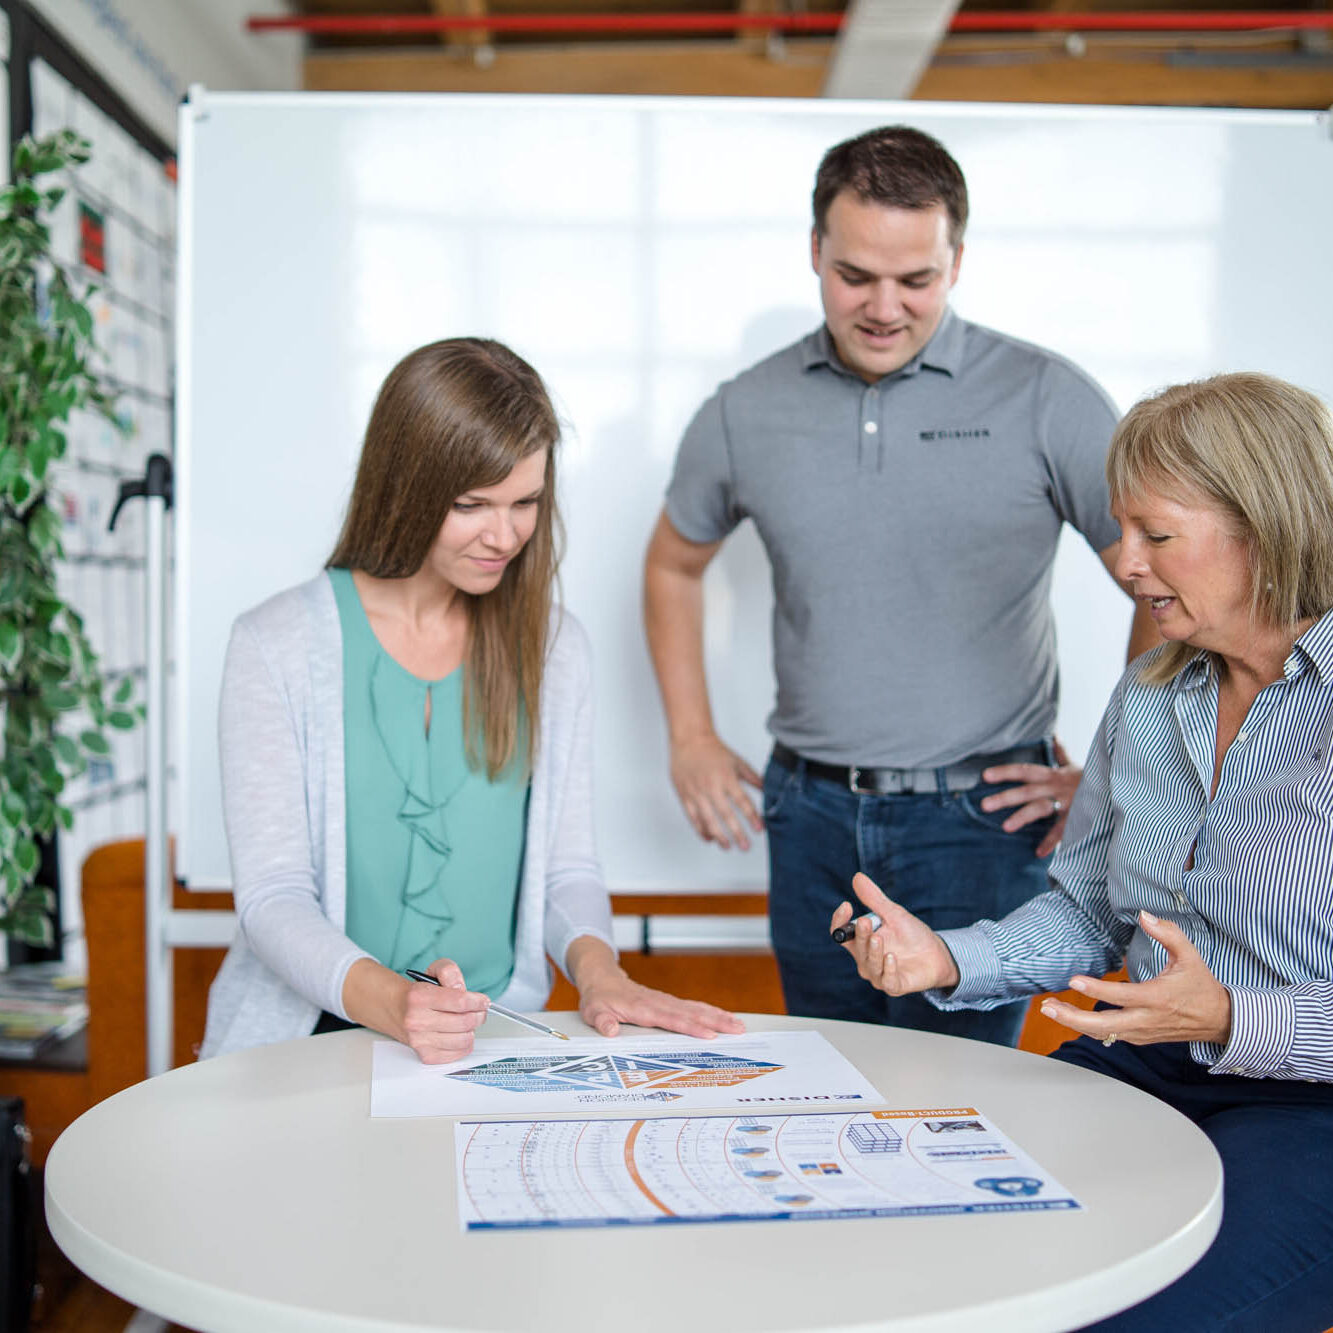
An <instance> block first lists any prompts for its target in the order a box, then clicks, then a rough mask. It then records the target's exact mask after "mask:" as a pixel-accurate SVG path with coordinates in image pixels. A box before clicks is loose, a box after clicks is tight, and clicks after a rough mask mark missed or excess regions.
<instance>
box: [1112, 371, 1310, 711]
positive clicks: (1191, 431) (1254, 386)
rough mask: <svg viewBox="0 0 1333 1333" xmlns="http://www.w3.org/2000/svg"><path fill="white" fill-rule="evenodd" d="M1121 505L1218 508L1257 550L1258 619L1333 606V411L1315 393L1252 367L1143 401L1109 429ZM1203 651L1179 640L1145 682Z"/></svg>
mask: <svg viewBox="0 0 1333 1333" xmlns="http://www.w3.org/2000/svg"><path fill="white" fill-rule="evenodd" d="M1106 478H1107V481H1108V482H1109V484H1110V488H1111V499H1112V502H1113V503H1119V502H1121V501H1123V500H1124V499H1125V498H1127V497H1128V496H1131V495H1135V494H1142V493H1144V492H1156V493H1158V494H1159V495H1164V496H1166V498H1168V499H1170V500H1174V501H1175V502H1176V503H1177V504H1187V505H1188V504H1198V503H1200V502H1202V503H1204V504H1207V505H1211V506H1213V507H1214V508H1216V509H1217V510H1218V511H1220V512H1221V513H1222V515H1223V516H1224V517H1225V518H1226V519H1227V520H1228V521H1229V522H1230V524H1231V525H1232V529H1233V531H1234V533H1235V536H1236V538H1237V539H1238V540H1240V541H1242V542H1244V543H1245V545H1246V548H1247V550H1248V552H1249V562H1250V578H1251V597H1252V602H1251V614H1252V616H1253V619H1254V622H1255V624H1257V625H1258V624H1262V625H1269V626H1293V627H1294V626H1295V625H1297V624H1299V623H1300V622H1301V621H1303V620H1307V619H1314V618H1318V617H1319V616H1322V615H1323V614H1324V613H1325V612H1326V611H1328V610H1329V609H1330V608H1333V418H1330V415H1329V410H1328V408H1327V407H1326V406H1325V405H1324V403H1323V402H1321V401H1320V400H1319V399H1318V398H1316V397H1315V395H1314V394H1312V393H1310V392H1308V391H1307V390H1305V389H1298V388H1297V387H1296V386H1295V385H1294V384H1288V383H1287V382H1286V381H1285V380H1280V379H1276V378H1274V377H1273V376H1271V375H1261V374H1259V373H1258V372H1254V371H1247V372H1242V373H1238V374H1231V375H1215V376H1213V377H1212V378H1211V379H1206V380H1197V381H1195V382H1194V383H1192V384H1177V385H1173V386H1172V387H1171V388H1168V389H1163V390H1162V391H1161V392H1160V393H1156V394H1153V395H1152V396H1151V397H1148V398H1145V399H1143V400H1142V401H1141V402H1138V403H1136V404H1135V405H1134V406H1133V407H1132V408H1130V410H1129V411H1128V412H1127V413H1126V415H1125V418H1124V420H1123V421H1121V423H1120V424H1119V426H1117V427H1116V430H1115V434H1114V435H1113V436H1112V437H1111V445H1110V449H1109V451H1108V453H1107V457H1106ZM1197 652H1198V649H1196V648H1193V647H1191V646H1190V645H1189V644H1187V643H1172V644H1169V645H1168V646H1167V649H1166V651H1165V652H1163V653H1162V654H1161V655H1160V656H1159V657H1158V658H1157V659H1156V660H1155V661H1154V662H1153V663H1152V664H1151V666H1150V667H1147V668H1145V670H1144V672H1143V675H1142V679H1143V680H1145V681H1146V682H1147V683H1149V684H1155V685H1160V684H1165V683H1166V682H1167V681H1168V680H1171V679H1172V678H1173V677H1174V676H1175V675H1176V674H1177V673H1178V672H1179V671H1180V670H1181V669H1182V668H1183V667H1184V666H1185V664H1186V663H1187V662H1189V661H1190V660H1191V659H1192V658H1193V657H1194V656H1195V655H1196V653H1197Z"/></svg>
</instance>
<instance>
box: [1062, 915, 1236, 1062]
mask: <svg viewBox="0 0 1333 1333" xmlns="http://www.w3.org/2000/svg"><path fill="white" fill-rule="evenodd" d="M1139 929H1140V930H1142V931H1143V932H1144V933H1145V934H1146V935H1148V936H1150V937H1151V938H1152V939H1154V940H1156V941H1157V942H1158V943H1159V944H1160V945H1161V946H1162V947H1163V948H1164V949H1165V950H1166V952H1167V955H1168V959H1167V964H1166V966H1165V967H1164V968H1163V969H1162V970H1161V971H1160V972H1159V973H1158V974H1157V975H1156V976H1155V977H1153V978H1152V979H1151V980H1150V981H1099V980H1098V979H1097V978H1095V977H1075V978H1074V979H1073V980H1072V981H1071V982H1070V983H1069V989H1070V990H1075V991H1078V992H1079V993H1080V994H1081V995H1087V996H1089V997H1090V998H1091V999H1094V1000H1101V1001H1104V1002H1105V1003H1107V1004H1110V1005H1114V1006H1115V1007H1114V1008H1112V1009H1099V1010H1097V1011H1096V1012H1090V1011H1089V1010H1087V1009H1080V1008H1079V1007H1078V1005H1076V1004H1066V1003H1065V1002H1064V1001H1063V1000H1057V999H1054V998H1051V999H1048V1000H1045V1001H1043V1003H1042V1006H1041V1011H1042V1013H1043V1014H1045V1015H1046V1017H1047V1018H1052V1019H1054V1020H1055V1021H1056V1022H1057V1023H1063V1024H1064V1025H1065V1027H1069V1028H1073V1029H1074V1031H1075V1032H1082V1033H1084V1034H1085V1035H1087V1036H1089V1037H1096V1038H1098V1039H1099V1040H1101V1041H1104V1042H1106V1043H1107V1044H1108V1045H1109V1044H1110V1043H1111V1041H1112V1040H1117V1041H1127V1042H1131V1043H1132V1044H1133V1045H1135V1046H1148V1045H1151V1044H1152V1043H1154V1042H1160V1041H1206V1042H1212V1043H1214V1044H1216V1045H1219V1046H1225V1045H1226V1044H1227V1042H1228V1041H1230V1040H1231V993H1230V991H1228V990H1227V988H1226V987H1225V986H1223V985H1222V983H1221V982H1220V981H1218V979H1217V978H1216V977H1215V976H1213V974H1212V973H1211V972H1210V971H1209V970H1208V964H1207V963H1205V962H1204V961H1203V959H1202V958H1201V957H1200V956H1199V951H1198V950H1197V949H1196V948H1195V947H1194V945H1193V944H1191V943H1190V940H1189V936H1187V935H1186V934H1185V932H1184V931H1183V930H1181V929H1180V927H1179V926H1176V925H1173V924H1172V923H1171V922H1170V921H1162V920H1159V919H1158V918H1157V917H1155V916H1153V915H1152V913H1151V912H1140V913H1139Z"/></svg>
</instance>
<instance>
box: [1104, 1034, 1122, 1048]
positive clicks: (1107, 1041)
mask: <svg viewBox="0 0 1333 1333" xmlns="http://www.w3.org/2000/svg"><path fill="white" fill-rule="evenodd" d="M1119 1040H1120V1034H1119V1033H1118V1032H1113V1033H1111V1035H1110V1036H1109V1037H1103V1038H1102V1045H1103V1046H1114V1045H1115V1044H1116V1042H1118V1041H1119Z"/></svg>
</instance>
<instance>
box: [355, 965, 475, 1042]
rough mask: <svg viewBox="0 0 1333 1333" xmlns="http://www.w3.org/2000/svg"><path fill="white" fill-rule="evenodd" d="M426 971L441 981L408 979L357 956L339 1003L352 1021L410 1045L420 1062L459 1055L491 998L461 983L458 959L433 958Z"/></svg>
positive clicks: (470, 1039) (470, 1037) (461, 977)
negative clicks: (434, 983) (430, 981)
mask: <svg viewBox="0 0 1333 1333" xmlns="http://www.w3.org/2000/svg"><path fill="white" fill-rule="evenodd" d="M427 971H428V972H429V973H430V975H431V976H433V977H434V978H435V979H436V980H437V981H438V982H439V985H436V986H431V985H427V984H425V983H423V982H416V981H408V979H407V978H406V977H402V976H399V975H398V973H397V972H391V971H390V970H389V969H388V968H387V967H381V966H380V964H379V963H377V962H375V961H374V960H373V959H371V958H358V959H357V960H356V962H355V963H353V964H352V966H351V967H350V968H349V969H348V971H347V980H346V981H344V982H343V1008H344V1009H345V1010H346V1011H347V1016H348V1018H350V1019H351V1020H352V1021H353V1022H354V1023H361V1024H363V1025H364V1026H365V1027H368V1028H374V1030H375V1031H376V1032H383V1033H384V1034H385V1036H388V1037H392V1038H393V1039H394V1040H395V1041H401V1042H402V1043H403V1044H404V1045H405V1046H410V1047H411V1048H412V1049H413V1050H414V1051H415V1052H416V1053H417V1055H418V1056H420V1058H421V1062H422V1064H427V1065H442V1064H447V1063H449V1061H451V1060H461V1059H462V1058H463V1057H464V1056H465V1055H468V1054H469V1053H470V1052H471V1050H472V1034H473V1033H474V1032H475V1031H476V1030H477V1029H478V1028H479V1027H480V1026H481V1025H482V1024H483V1023H484V1022H485V1021H486V1010H487V1008H488V1007H489V1005H490V1001H489V1000H488V999H487V998H486V996H484V995H481V994H478V993H477V992H475V991H470V990H468V989H467V987H466V986H465V985H464V984H463V973H462V971H461V970H460V969H459V966H458V964H457V963H454V962H451V961H450V960H449V959H448V958H437V959H436V960H435V961H434V962H433V963H432V964H431V965H430V967H429V968H427Z"/></svg>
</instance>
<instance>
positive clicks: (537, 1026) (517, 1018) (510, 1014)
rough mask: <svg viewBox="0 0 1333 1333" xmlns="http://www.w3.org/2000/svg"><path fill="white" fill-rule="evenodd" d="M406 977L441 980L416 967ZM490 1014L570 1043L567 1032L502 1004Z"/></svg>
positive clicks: (435, 983) (430, 981) (494, 1006)
mask: <svg viewBox="0 0 1333 1333" xmlns="http://www.w3.org/2000/svg"><path fill="white" fill-rule="evenodd" d="M404 975H406V976H408V977H410V978H411V979H412V980H413V981H424V982H426V984H427V985H430V986H438V985H439V984H440V983H439V980H438V979H437V978H435V977H433V976H431V974H430V973H429V972H418V971H417V970H416V968H415V967H409V968H406V969H405V970H404ZM490 1012H491V1013H493V1014H499V1015H500V1017H501V1018H507V1019H508V1020H509V1021H510V1022H511V1023H521V1024H522V1025H523V1026H524V1027H525V1028H531V1029H532V1030H533V1031H534V1032H541V1033H544V1034H545V1035H546V1036H548V1037H559V1038H560V1040H561V1041H570V1040H572V1039H571V1037H570V1036H569V1034H568V1033H567V1032H557V1031H556V1030H555V1029H554V1028H548V1027H547V1026H546V1024H545V1023H539V1022H538V1021H537V1020H536V1019H535V1018H529V1017H528V1016H527V1014H520V1013H519V1012H518V1010H517V1009H506V1008H505V1007H504V1005H502V1004H496V1003H495V1001H494V1000H492V1001H491V1006H490Z"/></svg>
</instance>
